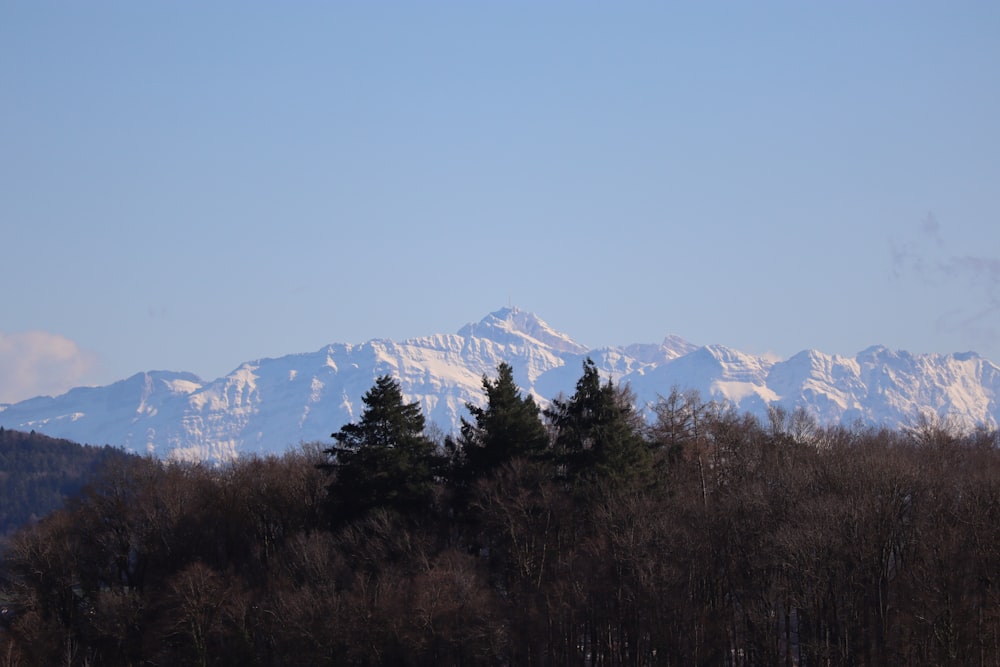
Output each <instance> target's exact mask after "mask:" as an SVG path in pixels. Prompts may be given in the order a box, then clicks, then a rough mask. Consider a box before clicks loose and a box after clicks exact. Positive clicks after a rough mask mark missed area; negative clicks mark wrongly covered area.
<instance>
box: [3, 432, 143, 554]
mask: <svg viewBox="0 0 1000 667" xmlns="http://www.w3.org/2000/svg"><path fill="white" fill-rule="evenodd" d="M125 456H128V454H126V453H125V452H123V451H122V450H120V449H115V448H112V447H107V446H105V447H91V446H88V445H78V444H76V443H75V442H71V441H69V440H62V439H57V438H50V437H48V436H45V435H42V434H40V433H36V432H34V431H32V432H31V433H23V432H21V431H12V430H9V429H4V428H0V541H2V540H3V538H4V537H6V536H8V535H9V534H10V533H12V532H13V531H14V530H16V529H17V528H19V527H21V526H22V525H24V524H25V523H27V522H29V521H32V520H36V519H38V518H40V517H42V516H44V515H46V514H48V513H49V512H51V511H53V510H56V509H58V508H60V507H62V506H63V504H64V503H65V501H66V499H67V498H69V497H71V496H74V495H76V494H77V493H79V491H80V489H82V488H83V487H84V485H86V484H87V483H88V482H89V481H90V479H91V477H92V476H93V475H94V474H95V472H96V471H97V470H98V469H100V468H101V466H103V465H104V464H106V463H107V462H108V461H110V460H112V459H117V458H122V457H125Z"/></svg>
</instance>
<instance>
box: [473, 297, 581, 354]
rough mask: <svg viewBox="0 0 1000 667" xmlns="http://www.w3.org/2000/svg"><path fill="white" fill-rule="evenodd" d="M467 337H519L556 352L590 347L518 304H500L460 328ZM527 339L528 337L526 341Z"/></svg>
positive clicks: (501, 339)
mask: <svg viewBox="0 0 1000 667" xmlns="http://www.w3.org/2000/svg"><path fill="white" fill-rule="evenodd" d="M458 335H459V336H463V337H465V338H485V339H488V340H492V341H494V342H497V343H513V342H517V341H518V339H528V340H529V341H530V342H534V343H536V344H539V345H542V346H543V347H547V348H550V349H551V350H553V351H555V352H563V353H569V354H586V352H587V348H586V347H585V346H583V345H580V344H579V343H577V342H576V341H574V340H573V339H572V338H570V337H569V336H567V335H566V334H564V333H561V332H559V331H556V330H555V329H553V328H552V327H550V326H549V325H548V324H547V323H546V322H545V321H544V320H542V319H541V318H540V317H538V316H537V315H535V314H534V313H530V312H528V311H525V310H521V309H519V308H516V307H512V308H501V309H500V310H497V311H494V312H492V313H490V314H489V315H487V316H486V317H484V318H483V319H481V320H480V321H479V322H478V323H469V324H466V325H465V326H464V327H462V328H461V329H459V330H458ZM526 342H527V341H526Z"/></svg>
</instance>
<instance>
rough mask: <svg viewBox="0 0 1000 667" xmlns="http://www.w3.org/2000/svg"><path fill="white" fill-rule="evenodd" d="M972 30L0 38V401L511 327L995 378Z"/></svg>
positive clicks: (362, 21)
mask: <svg viewBox="0 0 1000 667" xmlns="http://www.w3.org/2000/svg"><path fill="white" fill-rule="evenodd" d="M998 119H1000V3H997V2H995V1H992V0H991V1H989V2H868V1H865V2H798V1H795V2H787V3H773V2H743V3H737V2H684V3H680V2H677V3H675V2H661V1H656V2H587V1H584V2H577V1H572V2H538V1H537V0H531V1H530V2H518V1H511V2H464V1H463V2H434V1H428V2H405V3H403V2H350V3H348V2H305V1H304V2H293V3H274V2H263V1H260V2H254V1H250V2H247V1H242V0H241V1H239V2H236V1H231V2H227V1H220V2H211V3H191V2H172V1H171V2H166V1H163V2H157V1H149V2H131V1H125V0H122V1H120V2H103V1H100V0H98V1H95V2H86V3H83V2H75V3H64V2H48V1H46V0H41V1H39V0H31V1H30V2H29V1H27V0H23V1H21V0H19V1H9V2H4V3H2V4H0V240H2V247H3V250H4V252H3V259H2V261H0V294H2V301H0V304H2V308H0V402H2V401H14V400H20V399H23V398H27V397H30V396H34V395H36V394H41V393H58V392H61V391H63V390H65V389H67V388H69V387H70V386H75V385H79V384H105V383H108V382H112V381H114V380H117V379H121V378H124V377H127V376H129V375H131V374H133V373H136V372H139V371H144V370H153V369H169V370H187V371H192V372H194V373H197V374H198V375H200V376H202V377H203V378H205V379H214V378H216V377H219V376H221V375H224V374H225V373H227V372H229V371H230V370H232V369H233V368H235V367H236V366H237V365H238V364H240V363H241V362H243V361H247V360H251V359H257V358H260V357H273V356H280V355H284V354H289V353H294V352H307V351H314V350H317V349H319V348H320V347H322V346H323V345H325V344H327V343H332V342H348V343H355V342H362V341H365V340H368V339H371V338H393V339H402V338H408V337H414V336H422V335H427V334H432V333H450V332H454V331H456V330H457V329H458V328H459V327H461V326H462V325H463V324H465V323H467V322H470V321H477V320H479V319H480V318H481V317H483V316H484V315H486V314H487V313H489V312H491V311H493V310H496V309H498V308H500V307H502V306H505V305H507V304H508V303H512V304H513V305H516V306H518V307H520V308H522V309H524V310H530V311H533V312H535V313H537V314H538V315H539V316H540V317H542V318H543V319H545V320H546V321H548V322H549V324H551V325H552V326H553V327H555V328H557V329H559V330H562V331H565V332H567V333H569V334H570V335H572V336H573V337H574V338H575V339H577V340H578V341H579V342H581V343H583V344H585V345H589V346H593V347H598V346H605V345H618V344H628V343H634V342H658V341H660V340H662V339H663V337H664V336H666V335H667V334H676V335H680V336H682V337H684V338H686V339H688V340H690V341H691V342H694V343H700V344H708V343H721V344H724V345H728V346H731V347H734V348H737V349H740V350H743V351H746V352H751V353H772V354H776V355H778V356H780V357H788V356H791V355H792V354H794V353H796V352H798V351H800V350H803V349H806V348H816V349H819V350H822V351H824V352H828V353H838V354H847V355H853V354H855V353H857V352H858V351H860V350H862V349H864V348H866V347H868V346H869V345H873V344H884V345H887V346H888V347H891V348H894V349H906V350H909V351H911V352H941V353H948V352H960V351H966V350H975V351H978V352H980V353H981V354H983V355H984V356H986V357H987V358H990V359H992V360H993V361H996V362H1000V120H998Z"/></svg>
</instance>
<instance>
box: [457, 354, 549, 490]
mask: <svg viewBox="0 0 1000 667" xmlns="http://www.w3.org/2000/svg"><path fill="white" fill-rule="evenodd" d="M483 391H484V392H485V394H486V407H485V408H481V407H479V406H476V405H473V404H471V403H469V404H467V405H466V408H467V409H468V410H469V414H470V415H471V416H472V418H473V419H474V420H475V422H474V423H473V422H469V421H467V420H465V419H462V427H461V436H460V437H459V441H458V442H459V445H460V446H461V452H462V457H463V462H462V464H461V465H462V470H461V473H460V475H461V477H462V479H463V480H465V481H468V480H475V479H479V478H482V477H488V476H490V475H492V474H493V472H494V471H495V470H496V469H497V468H499V467H500V466H501V465H503V464H504V463H507V462H509V461H510V460H511V459H515V458H527V459H538V458H540V457H542V456H544V454H545V453H546V450H547V449H548V445H549V436H548V433H546V431H545V426H544V424H542V420H541V418H540V416H539V414H540V412H541V411H540V409H539V407H538V405H537V404H536V403H535V400H534V399H533V398H532V397H531V396H527V397H523V398H522V396H521V391H520V390H519V389H518V387H517V385H516V384H515V383H514V375H513V369H512V368H511V366H510V364H507V363H501V364H500V365H499V366H497V378H496V380H493V381H491V380H490V379H489V378H488V377H486V376H485V375H484V376H483Z"/></svg>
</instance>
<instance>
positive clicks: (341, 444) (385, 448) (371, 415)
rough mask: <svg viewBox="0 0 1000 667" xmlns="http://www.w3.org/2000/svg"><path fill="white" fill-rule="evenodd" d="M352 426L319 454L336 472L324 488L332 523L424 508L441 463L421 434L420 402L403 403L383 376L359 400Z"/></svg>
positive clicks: (393, 383) (397, 390)
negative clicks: (380, 509)
mask: <svg viewBox="0 0 1000 667" xmlns="http://www.w3.org/2000/svg"><path fill="white" fill-rule="evenodd" d="M361 400H362V401H363V402H364V404H365V409H364V412H363V413H362V414H361V419H360V420H359V421H358V422H357V423H351V424H346V425H344V426H343V427H342V428H341V429H340V430H339V431H337V432H336V433H334V434H333V435H332V437H333V438H334V439H335V440H336V441H337V444H336V445H334V446H333V447H330V448H328V449H326V450H324V451H325V452H326V453H327V454H329V455H330V457H331V463H330V464H329V465H327V466H325V467H326V468H327V469H330V470H332V471H334V472H335V479H334V481H333V483H332V484H331V485H330V487H329V492H330V500H331V503H332V505H333V511H334V518H335V520H349V519H352V518H355V517H357V516H359V515H361V514H363V513H365V512H367V511H368V510H370V509H373V508H376V507H388V508H392V509H395V510H397V511H400V512H412V511H418V510H421V509H424V508H426V507H428V505H429V504H430V502H431V498H432V495H433V491H434V483H435V475H436V473H437V471H438V467H439V465H440V459H439V456H438V454H437V452H436V447H435V445H434V443H433V442H431V440H430V439H429V438H427V436H426V435H424V415H423V413H422V412H421V410H420V403H419V402H413V403H405V402H404V401H403V394H402V391H401V390H400V387H399V382H397V381H396V380H394V379H393V378H392V377H390V376H388V375H383V376H381V377H379V378H378V379H376V381H375V385H374V386H373V387H372V388H371V389H369V390H368V392H366V393H365V395H364V396H363V397H362V399H361Z"/></svg>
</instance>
